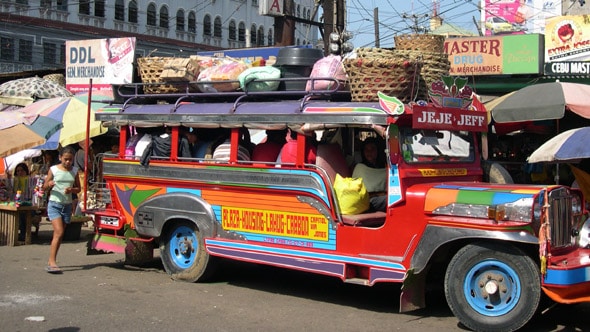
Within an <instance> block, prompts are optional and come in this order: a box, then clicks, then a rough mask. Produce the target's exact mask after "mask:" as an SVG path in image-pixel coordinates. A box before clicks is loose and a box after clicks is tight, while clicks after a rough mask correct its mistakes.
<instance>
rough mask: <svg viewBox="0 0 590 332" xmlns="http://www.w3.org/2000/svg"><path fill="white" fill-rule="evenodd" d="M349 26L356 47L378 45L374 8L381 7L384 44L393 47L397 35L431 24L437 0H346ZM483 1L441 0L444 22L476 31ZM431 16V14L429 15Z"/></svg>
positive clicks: (439, 2) (381, 33)
mask: <svg viewBox="0 0 590 332" xmlns="http://www.w3.org/2000/svg"><path fill="white" fill-rule="evenodd" d="M346 5H347V13H346V14H347V18H346V21H347V29H348V30H349V31H351V32H352V33H353V36H354V37H353V39H352V40H351V41H352V43H353V45H354V47H374V46H375V28H374V20H373V16H374V15H373V11H374V8H375V7H377V8H379V23H380V24H379V35H380V38H379V39H380V47H383V48H387V47H389V48H391V47H393V46H394V45H393V36H396V35H403V34H408V33H412V32H413V31H414V30H413V29H412V28H413V27H415V26H418V27H424V28H428V27H429V19H430V17H431V15H432V8H433V0H346ZM478 5H479V0H438V7H439V10H438V13H439V15H440V16H441V17H442V18H443V22H444V23H449V24H452V25H455V26H458V27H460V28H463V29H466V30H469V31H472V32H476V31H477V27H476V25H475V23H474V18H475V21H476V22H479V21H480V12H479V9H478ZM426 15H428V16H426Z"/></svg>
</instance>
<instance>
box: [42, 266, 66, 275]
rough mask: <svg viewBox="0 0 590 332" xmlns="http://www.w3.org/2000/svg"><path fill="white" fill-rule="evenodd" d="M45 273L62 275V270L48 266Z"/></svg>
mask: <svg viewBox="0 0 590 332" xmlns="http://www.w3.org/2000/svg"><path fill="white" fill-rule="evenodd" d="M45 271H47V272H48V273H52V274H60V273H62V270H61V269H60V268H59V266H46V267H45Z"/></svg>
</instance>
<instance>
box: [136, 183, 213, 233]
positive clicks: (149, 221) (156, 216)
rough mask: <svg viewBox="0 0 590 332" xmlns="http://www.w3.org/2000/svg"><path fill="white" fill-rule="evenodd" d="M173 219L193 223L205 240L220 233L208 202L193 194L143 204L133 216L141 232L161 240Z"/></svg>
mask: <svg viewBox="0 0 590 332" xmlns="http://www.w3.org/2000/svg"><path fill="white" fill-rule="evenodd" d="M172 219H184V220H190V221H191V222H193V223H195V225H197V227H198V229H199V232H201V234H203V236H204V237H211V236H214V235H215V234H217V231H218V230H217V223H216V219H215V213H214V212H213V209H212V208H211V205H209V204H208V203H207V202H206V201H204V200H203V199H202V198H200V197H198V196H195V195H192V194H189V193H182V192H177V193H170V194H166V195H161V196H157V197H153V198H150V199H148V200H146V201H145V202H143V203H142V204H141V205H140V206H139V207H138V208H137V211H136V212H135V214H134V215H133V222H134V223H135V228H136V230H137V233H138V234H140V235H142V236H148V237H160V235H161V234H162V230H163V229H164V225H165V224H166V222H167V221H169V220H172Z"/></svg>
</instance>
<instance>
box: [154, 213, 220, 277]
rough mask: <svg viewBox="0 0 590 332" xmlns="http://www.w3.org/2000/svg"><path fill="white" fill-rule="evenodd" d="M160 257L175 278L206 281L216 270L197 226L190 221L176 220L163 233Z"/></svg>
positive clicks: (165, 267)
mask: <svg viewBox="0 0 590 332" xmlns="http://www.w3.org/2000/svg"><path fill="white" fill-rule="evenodd" d="M160 257H161V259H162V264H163V265H164V269H165V270H166V272H167V273H168V274H169V275H170V276H171V277H172V279H175V280H182V281H188V282H196V281H205V280H206V279H208V278H209V277H210V276H211V274H212V273H213V270H214V266H215V264H214V262H213V259H212V257H211V256H210V255H209V253H208V252H207V250H206V249H205V241H204V239H203V236H202V234H201V232H200V231H199V229H198V228H197V226H196V225H195V224H193V223H191V222H188V221H181V222H176V223H174V224H172V225H171V227H169V228H168V229H167V231H166V232H165V233H164V234H163V236H162V238H161V242H160Z"/></svg>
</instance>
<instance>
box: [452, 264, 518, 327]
mask: <svg viewBox="0 0 590 332" xmlns="http://www.w3.org/2000/svg"><path fill="white" fill-rule="evenodd" d="M486 286H488V287H486ZM494 288H496V289H497V291H496V292H494V293H491V294H490V293H488V292H487V290H490V289H494ZM521 290H522V288H521V284H520V278H519V276H518V274H517V273H516V271H514V269H512V268H511V267H510V266H508V265H507V264H504V263H502V262H500V261H497V260H486V261H483V262H480V263H478V264H476V265H475V266H473V267H472V268H471V269H470V270H469V272H468V273H467V275H466V276H465V281H464V283H463V294H464V296H465V299H466V300H467V302H468V303H469V305H470V306H471V308H472V309H474V310H475V311H477V312H478V313H480V314H481V315H484V316H490V317H496V316H501V315H504V314H506V313H508V312H510V311H511V310H512V309H514V307H516V305H517V304H518V301H519V299H520V295H521Z"/></svg>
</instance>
